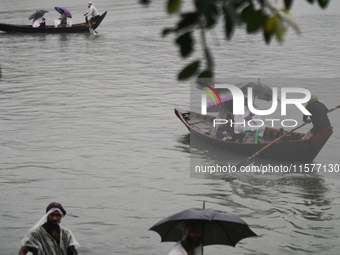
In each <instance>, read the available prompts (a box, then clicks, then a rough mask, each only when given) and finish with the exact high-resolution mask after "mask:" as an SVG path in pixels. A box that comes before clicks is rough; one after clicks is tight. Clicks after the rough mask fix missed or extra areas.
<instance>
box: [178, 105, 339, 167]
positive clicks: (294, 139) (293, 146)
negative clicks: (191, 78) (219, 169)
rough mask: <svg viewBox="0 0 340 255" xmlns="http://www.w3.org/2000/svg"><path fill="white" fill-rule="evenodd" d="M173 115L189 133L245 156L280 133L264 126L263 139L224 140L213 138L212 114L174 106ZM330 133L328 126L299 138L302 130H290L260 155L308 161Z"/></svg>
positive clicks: (330, 128)
mask: <svg viewBox="0 0 340 255" xmlns="http://www.w3.org/2000/svg"><path fill="white" fill-rule="evenodd" d="M175 114H176V116H177V117H178V118H179V119H180V120H181V121H182V123H183V124H184V125H185V126H186V128H187V129H188V130H189V131H190V134H191V135H194V136H195V137H197V138H199V139H200V140H203V141H205V142H207V143H209V144H213V145H215V146H218V147H220V148H222V149H225V150H229V151H232V152H236V153H241V154H245V155H253V154H255V153H256V152H258V151H259V150H261V149H262V148H263V147H265V146H266V145H268V144H269V143H270V142H272V141H274V140H275V139H276V138H278V137H280V136H281V135H282V130H279V129H275V128H269V127H267V128H266V131H265V133H264V136H263V139H260V141H259V142H258V143H245V142H238V143H237V142H236V139H235V138H232V137H226V138H227V139H224V138H222V139H221V138H219V139H218V138H216V137H215V135H214V128H213V119H215V118H216V117H215V116H211V115H202V114H200V113H196V112H191V111H185V110H181V109H177V108H175ZM332 134H333V128H332V127H328V128H325V129H323V130H321V131H320V132H319V133H317V134H315V135H314V136H313V137H312V138H310V139H307V140H301V138H302V137H303V136H304V134H303V133H297V132H292V133H291V134H290V135H288V136H286V137H284V138H283V139H281V140H280V141H278V142H275V143H273V144H272V145H271V146H270V148H268V149H265V150H263V152H261V153H260V154H259V156H260V157H266V158H271V159H278V160H287V161H301V162H311V161H313V160H314V158H315V157H316V156H317V155H318V153H319V152H320V150H321V149H322V147H323V146H324V145H325V143H326V142H327V140H328V139H329V137H330V136H331V135H332Z"/></svg>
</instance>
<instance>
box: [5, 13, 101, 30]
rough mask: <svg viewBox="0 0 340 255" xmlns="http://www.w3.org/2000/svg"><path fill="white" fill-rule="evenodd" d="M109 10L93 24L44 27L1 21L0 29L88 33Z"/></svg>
mask: <svg viewBox="0 0 340 255" xmlns="http://www.w3.org/2000/svg"><path fill="white" fill-rule="evenodd" d="M106 14H107V12H104V13H103V14H102V15H100V18H98V19H97V20H95V21H92V22H91V26H90V25H89V24H88V23H87V22H84V23H78V24H73V25H72V26H67V27H55V26H54V25H53V26H44V27H32V26H31V25H13V24H4V23H0V31H4V32H7V33H26V34H39V33H42V34H61V33H69V34H70V33H86V32H89V29H90V28H92V29H96V28H97V27H98V26H99V25H100V23H101V22H102V21H103V19H104V18H105V16H106Z"/></svg>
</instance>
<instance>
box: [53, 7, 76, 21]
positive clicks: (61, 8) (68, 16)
mask: <svg viewBox="0 0 340 255" xmlns="http://www.w3.org/2000/svg"><path fill="white" fill-rule="evenodd" d="M54 9H55V10H56V11H57V12H59V13H61V10H63V11H64V14H65V16H66V17H67V18H72V14H71V12H70V11H69V10H68V9H67V8H66V7H58V6H57V7H54Z"/></svg>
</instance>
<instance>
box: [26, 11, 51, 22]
mask: <svg viewBox="0 0 340 255" xmlns="http://www.w3.org/2000/svg"><path fill="white" fill-rule="evenodd" d="M47 12H48V11H45V10H35V12H33V13H32V14H31V16H29V17H28V20H31V19H40V18H41V17H43V16H44V15H45V13H47Z"/></svg>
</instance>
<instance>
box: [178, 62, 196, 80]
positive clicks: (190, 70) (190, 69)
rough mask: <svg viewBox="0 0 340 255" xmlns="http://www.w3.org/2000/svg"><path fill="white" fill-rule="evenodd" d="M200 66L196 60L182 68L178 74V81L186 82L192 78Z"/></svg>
mask: <svg viewBox="0 0 340 255" xmlns="http://www.w3.org/2000/svg"><path fill="white" fill-rule="evenodd" d="M199 66H200V61H199V60H196V61H194V62H192V63H191V64H189V65H187V66H186V67H184V68H183V70H182V71H181V72H180V73H179V74H178V80H186V79H189V78H190V77H191V76H193V75H194V74H195V73H196V72H197V70H198V68H199Z"/></svg>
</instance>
